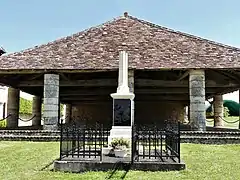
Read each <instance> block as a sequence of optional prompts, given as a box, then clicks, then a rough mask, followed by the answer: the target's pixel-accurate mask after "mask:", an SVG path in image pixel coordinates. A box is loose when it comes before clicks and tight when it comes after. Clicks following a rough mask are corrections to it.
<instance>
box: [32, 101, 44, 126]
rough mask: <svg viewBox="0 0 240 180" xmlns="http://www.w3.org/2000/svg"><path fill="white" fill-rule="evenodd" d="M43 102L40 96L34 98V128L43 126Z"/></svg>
mask: <svg viewBox="0 0 240 180" xmlns="http://www.w3.org/2000/svg"><path fill="white" fill-rule="evenodd" d="M41 111H42V100H41V98H40V97H38V96H34V97H33V101H32V114H33V115H34V116H35V117H34V118H33V120H32V126H40V125H41Z"/></svg>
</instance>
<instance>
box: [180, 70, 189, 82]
mask: <svg viewBox="0 0 240 180" xmlns="http://www.w3.org/2000/svg"><path fill="white" fill-rule="evenodd" d="M188 75H189V71H186V72H185V73H184V74H183V75H182V76H181V77H180V78H179V79H178V80H177V81H181V80H183V79H185V78H186V77H187V76H188Z"/></svg>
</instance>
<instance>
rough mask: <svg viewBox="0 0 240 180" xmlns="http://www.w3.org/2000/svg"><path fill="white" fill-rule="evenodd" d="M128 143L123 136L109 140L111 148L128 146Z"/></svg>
mask: <svg viewBox="0 0 240 180" xmlns="http://www.w3.org/2000/svg"><path fill="white" fill-rule="evenodd" d="M129 144H130V143H129V141H128V140H127V139H123V138H115V139H113V141H112V142H111V145H112V147H113V148H120V147H126V148H129Z"/></svg>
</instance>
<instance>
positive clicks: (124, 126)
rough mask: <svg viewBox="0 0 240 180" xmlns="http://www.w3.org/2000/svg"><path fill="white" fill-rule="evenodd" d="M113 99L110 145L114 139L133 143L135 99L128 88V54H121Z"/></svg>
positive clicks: (123, 52) (122, 52)
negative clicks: (116, 86)
mask: <svg viewBox="0 0 240 180" xmlns="http://www.w3.org/2000/svg"><path fill="white" fill-rule="evenodd" d="M111 97H112V98H113V126H112V129H111V131H110V137H109V143H110V142H111V140H112V139H114V138H124V139H129V140H130V141H131V136H132V125H133V123H134V101H133V100H134V97H135V95H134V94H133V93H131V92H130V90H129V87H128V54H127V52H125V51H121V52H120V54H119V75H118V88H117V92H116V93H113V94H111Z"/></svg>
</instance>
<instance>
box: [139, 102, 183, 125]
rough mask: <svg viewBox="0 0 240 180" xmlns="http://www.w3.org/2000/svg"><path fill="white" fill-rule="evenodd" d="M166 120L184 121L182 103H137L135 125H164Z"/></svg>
mask: <svg viewBox="0 0 240 180" xmlns="http://www.w3.org/2000/svg"><path fill="white" fill-rule="evenodd" d="M164 120H170V121H178V120H180V121H181V122H183V121H184V105H183V104H182V103H181V102H167V101H161V102H135V123H141V124H152V123H156V124H162V123H163V121H164Z"/></svg>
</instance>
